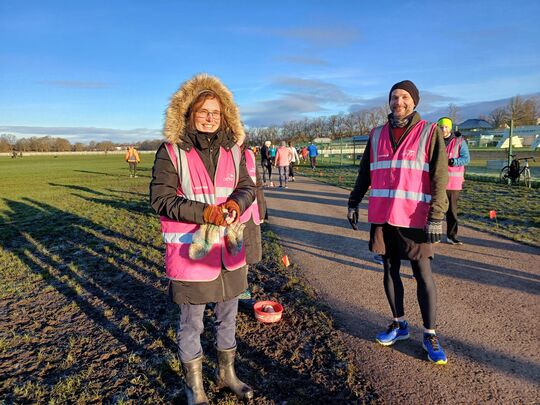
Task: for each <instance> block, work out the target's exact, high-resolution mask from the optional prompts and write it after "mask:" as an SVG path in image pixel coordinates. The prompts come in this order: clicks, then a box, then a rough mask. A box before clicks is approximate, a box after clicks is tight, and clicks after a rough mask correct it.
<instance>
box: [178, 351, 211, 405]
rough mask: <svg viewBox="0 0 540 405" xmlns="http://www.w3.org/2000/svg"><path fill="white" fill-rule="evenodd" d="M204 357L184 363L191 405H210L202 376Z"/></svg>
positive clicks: (187, 394)
mask: <svg viewBox="0 0 540 405" xmlns="http://www.w3.org/2000/svg"><path fill="white" fill-rule="evenodd" d="M202 362H203V356H199V357H197V358H195V359H193V360H190V361H188V362H185V363H184V362H182V366H183V367H184V374H185V377H184V378H185V382H186V398H187V403H188V404H189V405H208V398H207V397H206V393H205V392H204V386H203V376H202Z"/></svg>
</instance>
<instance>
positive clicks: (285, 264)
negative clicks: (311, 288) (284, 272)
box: [281, 255, 291, 267]
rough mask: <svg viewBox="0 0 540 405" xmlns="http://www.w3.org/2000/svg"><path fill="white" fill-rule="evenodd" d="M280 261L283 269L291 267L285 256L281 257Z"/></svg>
mask: <svg viewBox="0 0 540 405" xmlns="http://www.w3.org/2000/svg"><path fill="white" fill-rule="evenodd" d="M281 261H282V262H283V265H284V266H285V267H289V266H290V265H291V262H289V258H288V257H287V255H285V256H283V257H282V258H281Z"/></svg>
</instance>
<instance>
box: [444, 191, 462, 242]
mask: <svg viewBox="0 0 540 405" xmlns="http://www.w3.org/2000/svg"><path fill="white" fill-rule="evenodd" d="M460 191H461V190H446V196H447V197H448V211H446V236H447V237H448V238H451V239H455V238H456V237H457V233H458V218H457V216H458V208H457V204H458V198H459V192H460Z"/></svg>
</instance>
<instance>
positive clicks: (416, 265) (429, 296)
mask: <svg viewBox="0 0 540 405" xmlns="http://www.w3.org/2000/svg"><path fill="white" fill-rule="evenodd" d="M383 259H384V291H385V292H386V298H388V303H389V304H390V308H391V310H392V315H393V316H394V317H395V318H399V317H401V316H404V315H405V310H404V309H403V283H402V282H401V277H400V275H399V269H400V267H401V260H400V259H399V258H395V257H388V256H383ZM411 267H412V270H413V274H414V278H415V279H416V295H417V297H418V304H419V305H420V312H421V313H422V320H423V322H424V327H425V328H426V329H435V323H436V316H437V290H436V288H435V283H434V282H433V277H432V274H431V263H430V259H428V258H425V259H420V260H418V261H417V260H411Z"/></svg>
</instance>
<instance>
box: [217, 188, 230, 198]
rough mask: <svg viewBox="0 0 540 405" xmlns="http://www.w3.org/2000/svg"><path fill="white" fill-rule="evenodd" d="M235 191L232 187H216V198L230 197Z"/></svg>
mask: <svg viewBox="0 0 540 405" xmlns="http://www.w3.org/2000/svg"><path fill="white" fill-rule="evenodd" d="M233 191H234V188H232V187H216V198H220V197H228V196H230V195H231V194H232V193H233Z"/></svg>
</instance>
